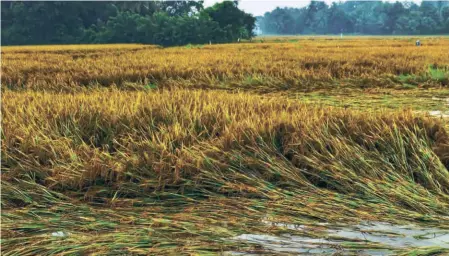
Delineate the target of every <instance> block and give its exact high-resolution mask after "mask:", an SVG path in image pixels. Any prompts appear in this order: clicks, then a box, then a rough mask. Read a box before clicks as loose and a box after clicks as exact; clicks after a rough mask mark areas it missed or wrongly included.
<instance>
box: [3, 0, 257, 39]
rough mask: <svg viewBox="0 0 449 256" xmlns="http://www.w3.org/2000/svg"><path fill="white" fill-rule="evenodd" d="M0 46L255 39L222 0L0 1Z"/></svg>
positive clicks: (248, 19) (248, 18)
mask: <svg viewBox="0 0 449 256" xmlns="http://www.w3.org/2000/svg"><path fill="white" fill-rule="evenodd" d="M1 8H2V9H1V19H2V22H1V29H2V32H1V40H2V41H1V43H2V45H42V44H80V43H144V44H158V45H164V46H172V45H185V44H204V43H208V42H210V41H211V42H213V43H225V42H235V41H237V40H238V38H242V39H249V38H251V37H252V36H253V30H254V28H255V20H256V19H255V18H254V17H253V16H252V15H251V14H248V13H245V12H243V11H242V10H240V9H239V8H238V2H237V1H226V2H222V3H217V4H215V5H214V6H211V7H208V8H204V6H203V1H152V2H140V1H126V2H100V1H98V2H97V1H92V2H63V1H59V2H38V1H29V2H22V1H20V2H19V1H14V2H6V1H2V2H1Z"/></svg>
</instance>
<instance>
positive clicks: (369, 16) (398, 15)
mask: <svg viewBox="0 0 449 256" xmlns="http://www.w3.org/2000/svg"><path fill="white" fill-rule="evenodd" d="M256 18H257V26H258V29H259V30H260V31H261V32H262V33H263V34H285V35H292V34H340V33H347V34H368V35H418V34H420V35H422V34H427V35H430V34H447V33H449V2H447V1H433V2H429V1H423V2H421V4H420V5H417V4H415V3H413V2H395V3H390V2H382V1H347V2H339V3H335V2H334V3H332V4H331V5H330V6H329V5H327V4H326V3H325V2H316V1H313V2H311V3H310V4H309V5H308V6H306V7H303V8H276V9H275V10H273V11H271V12H267V13H265V15H263V16H259V17H256Z"/></svg>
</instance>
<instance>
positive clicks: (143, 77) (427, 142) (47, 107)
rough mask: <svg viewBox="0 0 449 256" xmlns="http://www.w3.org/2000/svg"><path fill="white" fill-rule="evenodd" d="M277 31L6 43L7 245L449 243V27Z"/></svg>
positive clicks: (269, 247) (233, 248)
mask: <svg viewBox="0 0 449 256" xmlns="http://www.w3.org/2000/svg"><path fill="white" fill-rule="evenodd" d="M276 40H278V39H276ZM276 40H267V39H262V41H263V42H261V40H253V42H252V43H242V44H230V45H204V46H203V45H188V46H184V47H173V48H160V47H157V46H148V45H88V46H83V45H79V46H24V47H2V67H1V69H2V119H3V120H2V145H1V153H2V159H1V164H2V169H1V182H2V183H1V185H2V191H1V193H2V202H1V203H2V213H1V222H2V226H1V227H2V240H1V252H2V254H4V255H50V254H61V255H86V254H100V255H102V254H135V255H148V254H150V255H160V254H175V255H182V254H190V255H192V254H193V255H196V254H225V255H241V254H245V255H251V254H261V253H271V254H286V255H290V254H313V253H315V254H319V255H323V254H325V255H326V254H327V255H333V254H342V255H360V254H362V255H363V254H365V255H445V254H449V215H448V209H449V171H448V168H449V133H448V132H449V126H448V124H449V122H448V115H449V113H448V111H449V105H448V104H449V89H448V86H449V80H448V79H449V39H447V38H436V37H429V38H425V39H422V40H421V41H422V42H423V46H422V47H419V48H418V47H415V46H414V40H413V39H410V38H345V39H343V40H340V39H336V38H299V39H297V38H293V39H288V40H280V41H276Z"/></svg>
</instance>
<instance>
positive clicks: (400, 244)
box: [235, 222, 449, 255]
mask: <svg viewBox="0 0 449 256" xmlns="http://www.w3.org/2000/svg"><path fill="white" fill-rule="evenodd" d="M267 224H271V225H282V226H285V227H286V228H288V229H295V230H302V231H307V230H309V231H312V230H313V227H311V226H310V227H307V226H305V225H290V224H279V223H276V224H275V223H267ZM323 226H325V227H326V228H327V229H326V230H325V231H326V232H327V233H326V234H327V235H325V236H324V237H323V238H310V237H302V236H294V235H282V236H270V235H257V234H243V235H240V236H237V237H235V239H239V240H243V241H246V242H250V243H254V244H257V245H260V246H262V247H264V248H265V249H267V250H270V251H274V252H284V253H299V254H333V253H337V252H340V253H341V252H345V253H349V254H357V255H391V254H394V250H395V249H401V248H402V249H403V248H412V247H423V246H438V247H442V248H449V230H441V229H437V228H422V227H418V226H414V225H393V224H389V223H382V222H364V223H361V224H359V225H354V226H338V227H336V226H330V225H327V223H326V224H325V225H320V228H322V227H323ZM348 243H350V245H349V244H348Z"/></svg>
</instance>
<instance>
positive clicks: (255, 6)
mask: <svg viewBox="0 0 449 256" xmlns="http://www.w3.org/2000/svg"><path fill="white" fill-rule="evenodd" d="M222 1H223V0H204V6H205V7H209V6H211V5H213V4H215V3H217V2H222ZM412 1H413V2H415V3H420V2H421V0H412ZM324 2H326V3H327V4H330V3H332V2H338V1H332V0H325V1H324ZM389 2H396V0H390V1H389ZM399 2H403V1H401V0H399ZM309 3H310V0H308V1H297V0H296V1H295V0H289V1H288V0H283V1H282V0H281V1H273V0H241V1H240V2H239V8H240V9H242V10H244V11H245V12H248V13H252V14H253V15H254V16H259V15H264V13H265V12H269V11H271V10H273V9H275V8H276V7H278V6H279V7H304V6H306V5H308V4H309Z"/></svg>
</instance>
